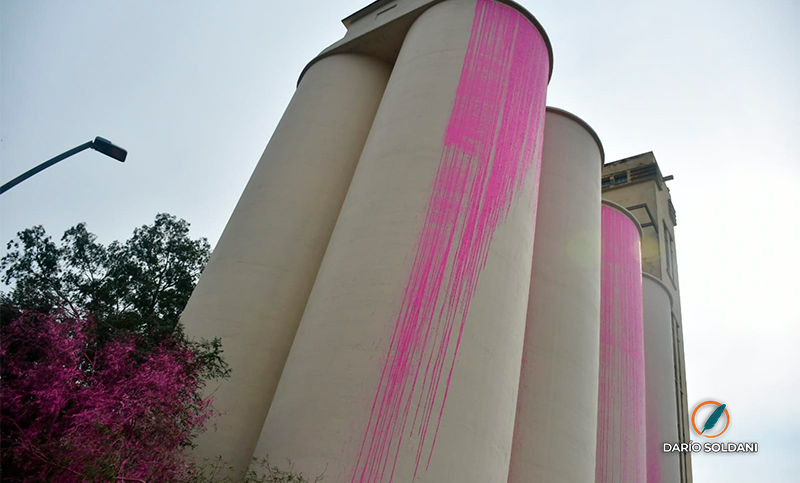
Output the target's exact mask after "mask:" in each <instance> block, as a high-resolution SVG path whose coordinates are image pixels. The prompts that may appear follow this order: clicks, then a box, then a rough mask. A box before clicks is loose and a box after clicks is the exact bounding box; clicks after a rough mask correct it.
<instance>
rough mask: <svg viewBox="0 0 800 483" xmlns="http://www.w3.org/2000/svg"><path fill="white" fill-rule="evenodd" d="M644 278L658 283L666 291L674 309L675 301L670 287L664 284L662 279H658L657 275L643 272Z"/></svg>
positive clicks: (670, 304)
mask: <svg viewBox="0 0 800 483" xmlns="http://www.w3.org/2000/svg"><path fill="white" fill-rule="evenodd" d="M642 278H648V279H650V280H652V281H654V282H656V283H657V284H658V285H659V286H660V287H661V288H663V289H664V291H665V292H667V296H669V306H670V307H672V306H673V305H674V304H675V300H673V298H672V292H670V291H669V287H667V284H665V283H664V282H662V281H661V279H660V278H658V277H656V276H655V275H652V274H649V273H647V272H642Z"/></svg>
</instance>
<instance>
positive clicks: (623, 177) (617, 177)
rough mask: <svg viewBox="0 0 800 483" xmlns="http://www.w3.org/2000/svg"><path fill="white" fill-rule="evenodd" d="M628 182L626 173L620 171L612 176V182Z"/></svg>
mask: <svg viewBox="0 0 800 483" xmlns="http://www.w3.org/2000/svg"><path fill="white" fill-rule="evenodd" d="M627 182H628V173H621V174H617V175H615V176H614V184H623V183H627Z"/></svg>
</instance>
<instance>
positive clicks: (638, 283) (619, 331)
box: [595, 206, 647, 483]
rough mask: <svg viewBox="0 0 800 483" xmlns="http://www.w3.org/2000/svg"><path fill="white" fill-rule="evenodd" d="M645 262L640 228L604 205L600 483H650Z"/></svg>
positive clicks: (623, 215)
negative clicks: (646, 404) (644, 286)
mask: <svg viewBox="0 0 800 483" xmlns="http://www.w3.org/2000/svg"><path fill="white" fill-rule="evenodd" d="M641 260H642V258H641V245H640V239H639V230H638V229H637V227H636V225H635V224H634V223H633V222H632V221H631V220H630V219H629V218H628V217H627V216H625V214H623V213H621V212H619V211H617V210H615V209H613V208H610V207H608V206H603V207H602V268H601V280H602V285H601V299H600V381H599V382H600V390H599V399H598V411H597V415H598V418H597V465H596V478H595V481H596V482H597V483H607V482H614V483H640V482H643V481H647V468H646V454H645V449H646V441H645V431H646V424H647V421H646V413H645V397H646V396H645V362H644V314H643V309H642V262H641Z"/></svg>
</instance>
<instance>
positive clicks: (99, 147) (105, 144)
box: [0, 136, 128, 195]
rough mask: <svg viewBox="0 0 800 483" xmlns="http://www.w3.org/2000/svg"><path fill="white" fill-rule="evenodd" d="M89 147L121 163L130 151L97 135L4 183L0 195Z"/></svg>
mask: <svg viewBox="0 0 800 483" xmlns="http://www.w3.org/2000/svg"><path fill="white" fill-rule="evenodd" d="M89 148H92V149H94V150H95V151H97V152H100V153H103V154H105V155H106V156H108V157H111V158H114V159H116V160H117V161H119V162H120V163H124V162H125V158H126V157H127V156H128V151H125V150H124V149H122V148H121V147H119V146H116V145H114V144H112V143H111V141H109V140H108V139H105V138H101V137H100V136H97V137H96V138H94V141H89V142H86V143H83V144H81V145H80V146H77V147H74V148H72V149H70V150H69V151H67V152H64V153H61V154H59V155H58V156H56V157H55V158H53V159H51V160H49V161H45V162H44V163H42V164H40V165H39V166H36V167H35V168H33V169H29V170H28V171H26V172H24V173H22V174H21V175H19V176H17V177H16V178H14V179H12V180H11V181H9V182H8V183H6V184H4V185H3V186H0V195H1V194H3V193H5V192H6V191H8V190H10V189H11V188H13V187H14V186H16V185H18V184H20V183H22V182H23V181H25V180H26V179H28V178H30V177H31V176H33V175H34V174H36V173H38V172H40V171H44V170H45V169H47V168H49V167H50V166H52V165H54V164H56V163H58V162H59V161H63V160H65V159H67V158H68V157H70V156H72V155H73V154H78V153H79V152H81V151H83V150H85V149H89Z"/></svg>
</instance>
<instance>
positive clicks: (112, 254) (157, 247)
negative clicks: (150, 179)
mask: <svg viewBox="0 0 800 483" xmlns="http://www.w3.org/2000/svg"><path fill="white" fill-rule="evenodd" d="M8 251H9V253H8V254H7V255H6V256H4V257H3V258H2V260H0V269H2V270H3V276H2V280H3V282H4V283H6V284H9V285H11V284H13V289H12V290H11V291H10V292H9V293H7V294H3V302H4V305H6V310H7V311H8V309H9V307H11V308H15V309H30V310H36V311H38V312H42V313H54V312H55V311H66V312H68V313H71V314H72V315H73V316H75V317H79V316H82V315H83V314H84V313H86V312H88V313H89V314H91V316H92V317H93V319H94V320H95V322H96V324H97V337H98V341H99V342H101V343H102V342H105V341H107V340H111V339H114V338H115V337H116V336H118V335H125V334H135V335H139V336H144V338H143V339H142V340H143V341H145V343H148V342H149V343H152V344H158V343H159V342H160V341H161V340H163V339H164V338H165V337H167V336H169V335H170V334H172V333H173V332H174V331H175V329H176V328H177V327H179V326H178V318H179V317H180V313H181V311H182V310H183V308H184V307H185V306H186V302H187V301H188V300H189V296H190V295H191V293H192V290H193V289H194V286H195V284H196V283H197V280H198V279H199V277H200V273H201V272H202V270H203V268H204V267H205V265H206V263H207V262H208V258H209V253H210V245H209V244H208V241H207V240H206V239H205V238H200V239H197V240H193V239H191V238H190V237H189V224H188V223H187V222H186V221H184V220H182V219H178V218H176V217H175V216H172V215H168V214H163V213H162V214H159V215H157V216H156V218H155V222H154V223H153V224H152V225H144V226H142V227H140V228H137V229H135V230H134V232H133V236H132V237H131V238H130V239H128V240H127V241H125V242H124V243H120V242H117V241H115V242H113V243H111V244H109V245H108V246H107V247H106V246H103V245H101V244H100V243H98V242H97V236H95V235H94V234H92V233H90V232H89V231H88V230H87V228H86V224H85V223H80V224H78V225H76V226H74V227H72V228H70V229H69V230H67V231H66V232H65V233H64V236H62V237H61V243H60V244H56V243H55V242H53V240H52V239H51V237H49V236H48V235H47V233H46V232H45V229H44V228H43V227H42V226H34V227H33V228H28V229H26V230H23V231H21V232H19V233H17V239H15V240H12V241H10V242H9V243H8ZM16 315H18V312H13V311H12V312H11V313H8V312H7V313H6V314H5V316H4V319H6V320H11V319H13V318H14V317H15V316H16Z"/></svg>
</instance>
